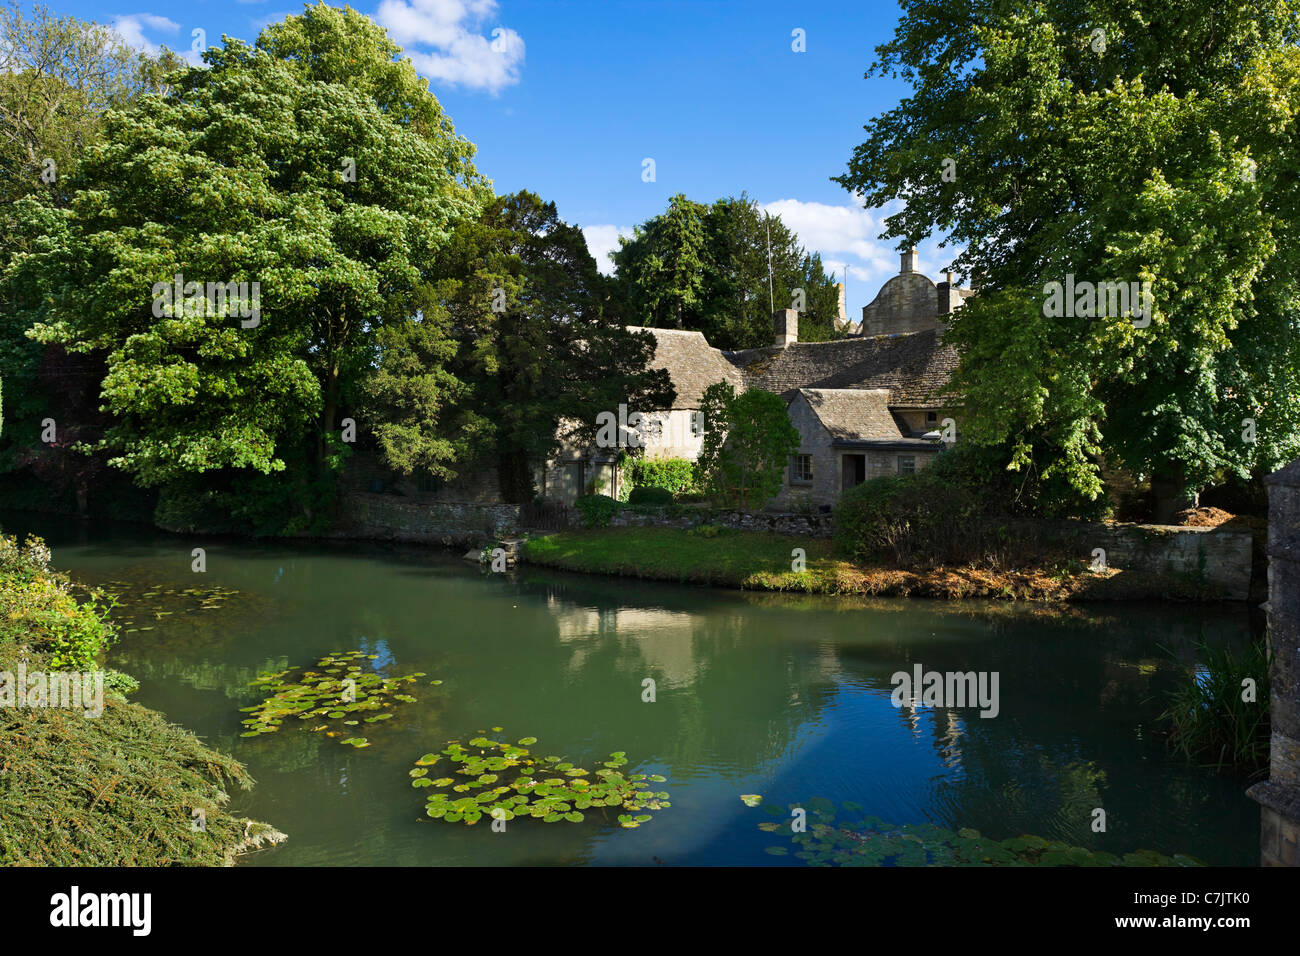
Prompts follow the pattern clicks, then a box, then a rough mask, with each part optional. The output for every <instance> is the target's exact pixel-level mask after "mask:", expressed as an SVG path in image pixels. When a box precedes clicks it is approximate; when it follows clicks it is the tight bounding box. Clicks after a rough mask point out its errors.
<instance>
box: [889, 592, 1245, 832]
mask: <svg viewBox="0 0 1300 956" xmlns="http://www.w3.org/2000/svg"><path fill="white" fill-rule="evenodd" d="M1093 635H1096V639H1092V636H1093ZM1248 638H1249V626H1248V623H1247V618H1246V615H1245V614H1244V613H1243V614H1232V615H1218V614H1213V613H1209V614H1197V615H1179V616H1176V617H1172V618H1171V617H1170V616H1168V615H1167V614H1166V613H1162V614H1161V615H1160V617H1159V626H1158V628H1157V627H1156V626H1155V625H1154V624H1153V621H1152V615H1150V614H1149V613H1147V609H1145V608H1134V609H1133V613H1132V614H1131V615H1130V616H1129V617H1127V618H1117V617H1111V616H1108V617H1107V618H1106V619H1105V627H1104V628H1103V629H1102V630H1101V631H1098V630H1097V629H1096V628H1088V629H1079V628H1077V627H1073V626H1071V627H1065V628H1050V627H1044V626H1042V625H1037V624H1035V625H1033V626H1028V625H1026V626H1021V627H1014V626H1013V627H1010V628H1008V629H1007V630H1005V631H1004V632H1003V634H1002V635H1001V636H1000V639H999V640H998V641H994V642H984V643H981V644H979V645H976V646H972V647H961V646H956V647H952V646H949V647H936V648H935V649H934V650H933V651H926V652H925V654H924V655H918V659H921V660H923V662H924V665H925V668H926V670H938V671H976V672H983V671H997V672H998V673H999V675H1000V698H1001V699H1000V713H999V715H998V716H997V717H996V718H991V719H985V718H981V717H979V716H978V711H976V710H974V709H964V710H954V709H945V708H919V709H918V710H917V711H916V712H913V711H911V710H910V709H909V708H901V709H900V710H899V715H898V719H899V721H900V722H902V723H903V724H904V725H905V726H908V728H909V730H913V731H915V730H916V729H917V727H918V721H919V726H923V727H925V728H926V730H927V731H928V733H929V735H930V736H931V738H932V739H933V747H934V750H935V752H936V753H938V754H940V756H941V757H942V758H943V761H944V763H945V765H946V766H947V767H948V768H949V769H950V770H951V771H952V772H950V773H948V774H946V775H945V776H943V777H942V778H939V779H936V781H935V783H934V790H933V796H932V803H931V813H930V815H931V816H932V818H933V820H934V822H936V823H939V824H940V825H943V826H948V827H954V828H955V827H962V826H973V827H976V828H979V829H981V830H983V831H985V832H987V833H989V834H990V835H993V836H997V837H999V838H1002V837H1009V836H1017V835H1019V834H1021V833H1026V832H1030V833H1040V834H1042V835H1043V836H1047V837H1052V838H1056V839H1061V840H1065V841H1067V842H1070V843H1074V844H1078V845H1082V846H1090V847H1095V848H1099V849H1100V848H1105V849H1108V850H1116V849H1117V848H1118V849H1123V850H1131V849H1137V848H1138V847H1140V846H1152V845H1153V844H1155V843H1157V841H1158V834H1159V833H1161V832H1164V831H1166V830H1168V829H1172V828H1167V827H1164V823H1165V818H1166V817H1169V816H1174V817H1177V816H1180V815H1183V814H1185V813H1188V812H1196V808H1198V807H1202V808H1203V807H1205V806H1206V805H1207V804H1210V803H1214V804H1217V803H1220V802H1222V800H1223V796H1222V791H1223V788H1214V787H1211V788H1207V787H1206V786H1205V780H1204V776H1203V774H1202V773H1201V772H1200V771H1197V770H1195V769H1194V768H1187V767H1183V766H1181V765H1179V764H1177V763H1176V762H1175V761H1173V760H1172V759H1171V758H1170V757H1169V755H1168V753H1167V750H1166V746H1165V743H1164V739H1163V735H1162V733H1161V732H1160V728H1159V726H1158V724H1157V720H1156V718H1157V715H1158V714H1159V713H1160V711H1161V709H1162V708H1163V702H1164V698H1165V695H1166V693H1167V692H1168V691H1169V690H1170V689H1171V688H1172V687H1173V686H1174V685H1175V682H1176V680H1177V678H1178V675H1179V672H1180V664H1179V663H1178V661H1179V660H1182V659H1186V658H1188V657H1189V656H1190V657H1192V658H1194V656H1195V646H1196V644H1197V642H1199V641H1202V640H1208V641H1210V642H1211V643H1215V644H1223V643H1225V642H1227V643H1237V642H1242V641H1245V640H1247V639H1248ZM1103 642H1104V643H1103ZM899 650H900V652H902V653H904V654H906V649H905V648H899ZM954 721H955V722H956V724H957V725H958V726H959V731H958V732H957V733H956V734H954V732H953V725H954ZM1162 765H1164V766H1165V767H1167V770H1166V771H1165V772H1163V773H1158V772H1153V770H1155V769H1156V768H1159V767H1161V766H1162ZM1198 781H1199V785H1198ZM1095 808H1102V809H1105V810H1107V831H1106V833H1105V834H1099V833H1094V832H1093V831H1092V821H1093V815H1092V811H1093V810H1094V809H1095ZM1202 812H1203V811H1202ZM1153 848H1154V849H1160V850H1162V851H1164V852H1181V851H1189V852H1195V850H1194V848H1191V847H1187V846H1159V845H1156V846H1153Z"/></svg>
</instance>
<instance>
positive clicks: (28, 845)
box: [0, 535, 284, 866]
mask: <svg viewBox="0 0 1300 956" xmlns="http://www.w3.org/2000/svg"><path fill="white" fill-rule="evenodd" d="M49 557H50V552H49V549H48V548H47V547H46V546H45V544H44V543H43V542H41V541H40V540H39V539H35V538H29V539H28V540H27V541H26V542H24V543H23V544H22V545H21V546H20V545H19V544H18V542H17V541H16V539H14V538H13V537H11V536H8V535H0V684H5V685H7V686H8V688H9V691H10V692H11V696H4V697H0V702H2V703H0V865H2V866H164V865H171V864H180V865H187V866H213V865H223V864H224V865H229V864H230V863H232V862H233V861H234V859H235V857H236V856H237V855H238V854H239V853H241V852H243V851H245V850H247V849H251V848H254V847H257V846H260V845H262V844H265V843H275V842H278V841H280V840H282V839H284V835H283V834H281V833H278V832H277V831H275V830H274V829H273V828H272V827H270V826H268V825H266V824H263V823H257V822H255V821H252V820H248V819H245V818H243V817H240V816H236V815H234V814H232V813H230V812H229V811H227V810H226V809H225V805H226V803H227V802H228V800H229V799H230V797H229V794H230V791H231V790H233V789H234V788H235V787H240V788H243V789H248V788H249V787H250V786H251V785H252V782H253V781H252V779H251V778H250V777H249V775H248V773H247V771H246V770H245V769H244V767H243V765H242V764H240V763H239V762H238V761H236V760H234V759H233V758H231V757H228V756H226V755H224V754H221V753H218V752H217V751H214V750H211V749H209V748H208V747H206V746H204V744H203V743H202V742H201V741H200V740H199V739H198V738H197V737H195V736H194V735H193V734H191V733H190V732H189V731H187V730H184V729H183V728H180V727H177V726H175V725H172V724H170V723H168V722H167V720H166V718H164V717H163V715H162V714H159V713H157V712H155V711H152V710H149V709H148V708H146V707H141V706H140V705H138V704H134V703H131V702H129V701H127V700H126V699H125V697H124V696H123V693H122V689H123V688H124V687H129V686H130V684H131V683H133V682H131V681H130V680H129V678H125V677H124V675H118V674H115V673H114V672H112V671H104V670H101V665H100V660H101V657H102V654H103V652H104V650H105V649H106V648H107V647H108V646H109V644H110V643H111V642H112V641H113V640H114V638H115V636H116V635H115V630H114V628H113V625H112V624H111V623H110V621H109V620H108V612H109V606H108V603H107V602H106V601H105V600H104V599H103V598H102V596H99V595H96V594H95V593H93V592H92V594H91V595H90V596H89V597H88V598H86V599H85V600H82V601H78V600H77V599H76V597H75V596H74V594H73V592H72V588H73V585H72V584H71V582H70V581H69V580H68V579H67V577H66V576H64V575H61V574H58V573H56V572H54V571H51V570H50V568H49V566H48V562H49ZM20 668H21V669H22V670H23V671H25V672H26V674H28V675H33V674H36V673H50V672H55V671H73V672H76V673H78V674H86V673H90V672H95V673H98V674H99V675H101V676H102V678H103V680H104V685H103V699H102V703H103V711H102V713H101V714H100V715H99V716H98V717H87V716H85V714H86V710H87V709H89V708H83V709H73V708H69V707H52V706H20V705H19V704H20V702H19V700H18V694H19V692H20V691H21V692H24V693H25V692H26V690H27V688H26V687H20V686H19V685H18V684H17V675H18V672H19V670H20ZM85 683H86V684H91V683H93V682H92V681H86V682H85ZM28 699H30V698H25V699H24V700H23V701H22V703H26V702H27V700H28ZM32 702H33V703H34V702H35V701H34V700H33V701H32ZM195 811H199V813H198V814H196V813H195ZM199 821H202V827H201V828H199V827H197V826H196V824H197V823H198V822H199Z"/></svg>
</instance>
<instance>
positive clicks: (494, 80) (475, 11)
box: [375, 0, 524, 93]
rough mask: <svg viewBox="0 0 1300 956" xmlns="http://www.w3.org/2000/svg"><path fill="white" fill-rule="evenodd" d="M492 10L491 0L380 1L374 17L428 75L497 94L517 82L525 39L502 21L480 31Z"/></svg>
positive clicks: (493, 7)
mask: <svg viewBox="0 0 1300 956" xmlns="http://www.w3.org/2000/svg"><path fill="white" fill-rule="evenodd" d="M496 11H497V4H496V0H382V2H381V3H380V4H379V9H378V10H377V11H376V12H375V20H377V21H378V22H379V23H380V24H381V25H383V26H384V27H385V28H386V29H387V30H388V32H389V34H390V35H391V36H392V38H393V39H394V40H395V41H396V42H397V43H399V44H401V45H402V46H403V47H404V48H405V49H406V54H407V56H409V57H410V58H411V62H412V63H413V64H414V65H415V68H416V69H417V70H418V71H419V72H420V73H422V74H423V75H425V76H427V77H428V78H429V79H430V80H433V81H434V82H443V83H451V84H455V85H457V86H464V87H468V88H470V89H476V90H487V91H488V92H490V93H498V92H500V91H501V90H502V89H504V88H505V87H507V86H513V85H514V84H515V83H518V82H519V70H520V68H521V67H522V66H523V63H524V39H523V37H521V36H520V35H519V34H518V33H517V32H515V31H514V30H511V29H510V28H509V27H502V26H494V27H492V28H491V29H490V30H489V31H488V32H487V35H484V33H483V32H482V31H483V24H484V22H485V21H486V20H487V19H488V18H489V17H492V16H494V15H495V14H496ZM421 48H424V49H421Z"/></svg>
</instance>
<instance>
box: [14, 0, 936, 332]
mask: <svg viewBox="0 0 1300 956" xmlns="http://www.w3.org/2000/svg"><path fill="white" fill-rule="evenodd" d="M45 2H47V3H48V4H49V5H50V6H51V8H52V9H53V10H54V11H55V12H56V13H61V14H73V15H76V16H78V17H82V18H85V19H93V20H96V21H98V22H101V23H106V24H111V25H114V26H115V27H116V28H117V29H118V31H119V32H120V33H121V34H122V35H123V36H124V37H125V38H126V39H127V40H128V42H130V43H132V44H133V45H135V46H139V47H142V48H150V47H156V45H157V44H166V45H167V46H169V47H171V48H172V49H174V50H178V51H180V52H186V51H189V50H190V48H191V46H192V44H193V43H194V40H193V31H194V30H196V29H197V30H203V31H204V35H205V37H206V40H207V42H208V43H210V44H211V43H217V42H219V41H220V37H221V35H222V34H229V35H231V36H237V37H240V38H242V39H246V40H250V41H251V40H253V39H255V38H256V36H257V34H258V32H259V31H260V30H261V28H262V26H263V25H265V24H266V23H268V22H273V21H277V20H280V19H283V18H284V17H285V16H287V15H290V14H293V13H297V12H300V11H301V9H302V7H301V5H300V4H294V3H287V2H286V0H185V2H180V0H111V3H108V4H106V3H105V2H104V0H45ZM25 5H27V4H26V3H25ZM355 8H356V9H358V10H360V11H361V12H362V13H365V14H367V15H369V16H371V17H373V18H374V19H376V20H377V21H378V22H380V23H381V24H383V25H384V26H385V27H387V28H388V29H389V31H390V33H391V34H392V35H393V38H394V39H395V40H396V41H397V42H398V43H399V44H401V45H402V46H403V48H404V49H405V50H406V51H407V53H408V54H409V55H410V56H411V59H412V61H413V62H414V64H415V66H416V68H417V70H418V71H419V72H420V73H421V74H422V75H424V76H426V77H428V78H429V79H430V88H431V89H432V90H433V91H434V93H435V94H436V95H437V96H438V98H439V100H441V101H442V103H443V105H444V106H445V108H446V109H447V111H448V112H449V114H450V115H451V117H452V119H453V121H454V122H455V124H456V128H457V130H458V131H459V132H460V133H461V134H462V135H465V136H467V137H469V139H471V140H472V141H473V142H475V143H476V144H477V145H478V150H479V151H478V157H477V164H478V167H479V169H480V170H481V171H482V172H483V173H484V174H485V175H487V176H488V177H489V178H491V179H492V180H493V182H494V183H495V185H496V188H497V191H498V192H501V193H504V192H512V191H514V190H516V189H521V188H527V189H531V190H533V191H535V192H537V193H539V194H540V195H541V196H542V197H543V198H546V199H551V200H554V201H555V202H556V204H557V206H558V207H559V211H560V215H561V216H562V217H563V218H564V219H565V220H567V221H569V222H573V223H577V224H578V225H580V226H582V227H583V229H584V231H585V233H586V235H587V238H588V243H589V245H590V246H591V248H592V252H593V254H596V255H597V259H598V261H601V262H602V265H603V266H604V267H605V268H606V269H608V261H607V260H605V259H604V258H603V253H604V251H605V250H607V249H609V248H611V247H613V246H615V245H616V242H617V240H616V236H617V235H618V234H619V233H620V232H624V233H626V232H629V231H630V229H631V227H632V226H633V225H635V224H636V223H638V222H641V221H643V220H645V219H647V218H648V217H650V216H652V215H654V214H655V213H657V212H659V211H661V210H662V209H663V208H664V206H665V205H666V203H667V200H668V197H669V196H671V195H673V194H674V193H678V192H682V193H685V194H686V195H687V196H689V197H690V198H692V199H695V200H698V201H701V202H710V201H712V200H714V199H716V198H718V197H721V196H728V195H738V194H739V193H740V192H741V191H742V190H743V191H746V192H748V193H749V195H750V196H751V197H753V198H754V199H755V200H757V201H758V202H759V203H760V204H762V205H764V206H765V207H767V208H770V209H771V210H772V211H774V212H777V213H779V214H780V215H781V216H782V218H783V219H784V220H785V221H786V222H787V224H788V225H790V226H791V227H792V228H794V229H795V231H796V232H798V234H799V236H800V238H801V239H802V240H803V242H804V244H805V245H807V246H808V247H809V248H810V249H814V250H816V251H819V252H821V253H822V256H823V259H824V260H825V261H826V262H827V264H828V268H833V269H834V270H835V271H836V274H837V276H839V277H842V276H843V270H844V268H845V266H846V265H847V266H848V268H849V281H848V301H849V313H850V315H851V316H854V317H856V316H858V315H859V314H860V310H861V307H862V306H863V305H865V304H866V303H867V302H869V301H870V299H871V298H872V296H874V295H875V293H876V291H877V289H878V288H879V286H880V284H881V282H883V281H884V280H885V279H886V278H888V277H889V276H890V275H893V274H894V273H896V272H897V271H898V254H897V252H896V251H895V248H894V246H893V244H892V243H884V242H881V241H879V240H878V239H877V236H878V235H879V233H880V231H881V227H880V215H879V211H876V210H871V211H869V210H864V209H863V208H862V207H861V204H860V203H858V202H857V201H855V199H854V197H852V196H851V195H850V194H849V193H847V192H846V191H845V190H844V189H842V188H841V187H840V186H838V185H837V184H835V183H833V182H831V181H830V177H831V176H834V175H837V174H839V173H841V172H843V170H844V169H845V166H846V164H847V161H848V159H849V156H850V154H851V152H852V149H853V147H854V146H855V145H856V144H857V143H859V142H860V141H861V140H862V139H863V136H864V133H863V131H862V126H863V124H864V123H865V122H866V121H867V120H868V119H869V118H870V117H872V116H874V115H876V114H877V113H880V112H882V111H884V110H886V109H889V108H891V107H892V106H894V105H896V104H897V102H898V101H899V99H900V98H901V97H902V96H903V95H905V93H906V87H905V86H904V85H903V84H902V83H901V82H898V81H894V80H891V79H882V78H880V77H873V78H872V79H870V80H867V79H864V77H863V74H864V73H865V72H866V70H867V68H868V66H869V65H870V63H871V62H872V60H873V58H874V50H875V47H876V45H877V44H879V43H881V42H883V41H885V40H886V39H888V38H889V37H890V36H891V35H892V33H893V29H894V25H895V23H896V22H897V20H898V16H899V10H898V7H897V5H896V4H895V3H893V2H877V0H856V2H839V0H815V2H810V3H804V4H800V3H791V2H789V0H785V2H765V0H714V2H708V0H698V2H644V0H635V2H634V0H546V2H542V0H361V2H359V3H357V4H355ZM796 30H802V31H803V37H804V46H805V50H804V52H795V50H794V49H793V46H794V44H795V42H796V40H795V37H794V35H793V34H794V31H796ZM646 159H653V160H654V163H655V181H654V182H645V181H643V179H642V169H643V162H644V160H646ZM952 255H953V251H952V250H951V249H949V250H942V249H939V248H937V243H926V244H923V245H922V246H921V247H920V266H921V270H922V271H923V272H926V273H927V274H929V275H930V276H931V277H937V275H938V273H939V272H940V270H941V269H942V268H943V267H944V266H946V265H947V263H948V261H949V260H950V259H951V258H952Z"/></svg>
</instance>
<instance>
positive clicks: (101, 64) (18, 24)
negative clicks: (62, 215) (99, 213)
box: [0, 0, 165, 202]
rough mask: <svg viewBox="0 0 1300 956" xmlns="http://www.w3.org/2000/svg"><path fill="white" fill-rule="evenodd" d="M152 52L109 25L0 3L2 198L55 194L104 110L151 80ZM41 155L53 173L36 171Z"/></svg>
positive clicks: (95, 134)
mask: <svg viewBox="0 0 1300 956" xmlns="http://www.w3.org/2000/svg"><path fill="white" fill-rule="evenodd" d="M164 56H165V54H164ZM149 59H150V58H149V57H147V56H144V55H141V54H139V53H137V52H135V51H134V50H132V49H131V48H130V47H129V46H128V45H127V44H126V42H125V41H124V40H123V39H122V37H121V36H120V35H119V34H118V33H116V32H114V31H113V30H111V29H110V28H108V27H106V26H101V25H99V24H96V23H90V22H87V21H84V20H78V19H77V18H76V17H55V16H53V15H52V14H51V13H50V11H49V10H48V9H47V8H45V7H43V6H36V7H34V8H33V9H32V15H31V16H30V17H29V16H26V15H25V14H24V13H23V10H22V8H21V7H20V6H19V4H18V3H17V0H9V3H8V4H7V6H6V7H5V8H4V9H0V202H11V201H13V200H14V199H17V198H19V197H21V196H26V195H31V194H33V193H38V192H39V193H44V194H46V195H47V196H48V197H49V199H50V200H52V201H54V202H60V201H61V200H62V199H63V198H64V193H63V190H62V187H61V183H62V182H63V181H64V180H65V179H66V178H67V177H68V176H69V175H70V174H71V173H72V171H73V170H74V169H75V168H76V164H77V159H78V157H79V156H80V155H81V154H82V153H83V152H84V151H85V149H86V148H87V147H88V146H90V145H91V144H92V143H94V142H96V141H97V140H98V138H99V131H100V125H101V123H102V122H103V116H104V112H105V111H106V110H108V109H110V108H113V107H119V106H122V105H124V104H126V103H128V102H130V100H131V99H133V98H134V97H135V96H137V95H138V94H139V93H141V92H143V91H144V90H145V89H146V88H147V87H148V86H149V83H148V80H149V73H148V71H147V69H146V64H147V63H148V62H149ZM46 160H52V161H53V164H54V165H53V167H52V168H50V173H51V174H52V181H51V175H46V176H45V178H42V175H41V174H42V172H43V171H45V170H46V169H47V167H46V165H45V163H46Z"/></svg>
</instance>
